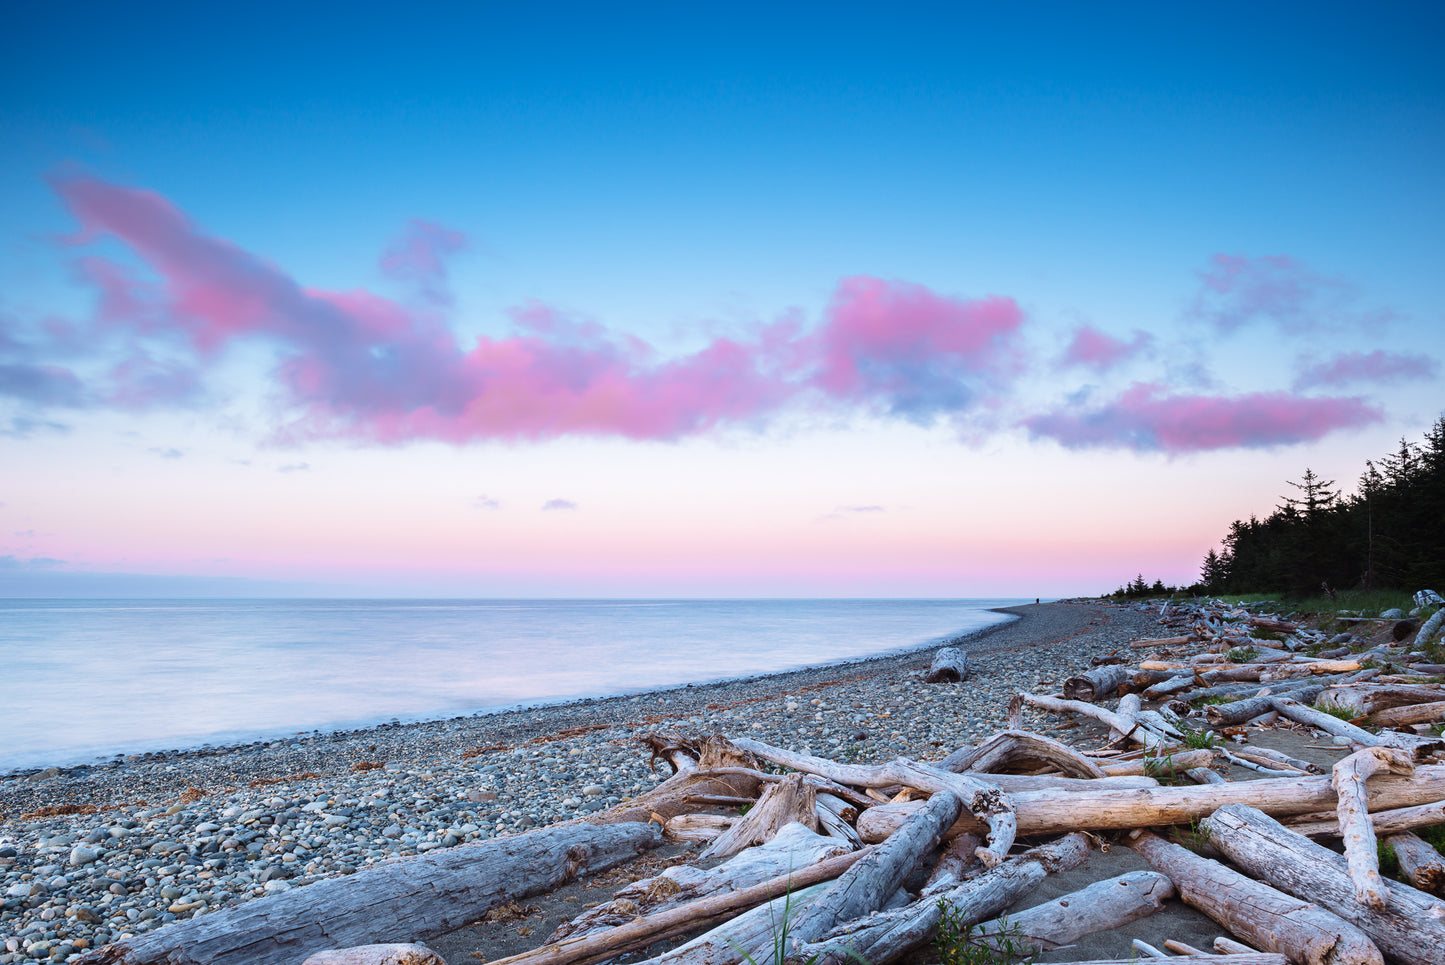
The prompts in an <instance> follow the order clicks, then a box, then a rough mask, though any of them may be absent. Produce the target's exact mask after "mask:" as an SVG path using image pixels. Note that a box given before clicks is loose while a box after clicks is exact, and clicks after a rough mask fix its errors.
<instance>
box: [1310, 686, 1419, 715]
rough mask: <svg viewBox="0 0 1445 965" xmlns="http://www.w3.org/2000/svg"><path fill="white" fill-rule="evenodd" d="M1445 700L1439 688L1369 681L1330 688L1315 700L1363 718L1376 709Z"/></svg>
mask: <svg viewBox="0 0 1445 965" xmlns="http://www.w3.org/2000/svg"><path fill="white" fill-rule="evenodd" d="M1440 701H1445V691H1442V690H1441V689H1440V688H1439V687H1432V686H1420V685H1414V686H1412V685H1409V684H1369V685H1364V686H1360V685H1352V686H1344V687H1330V688H1328V689H1327V690H1325V692H1324V693H1323V694H1321V695H1320V697H1319V700H1318V701H1317V702H1318V703H1321V704H1326V703H1327V704H1333V705H1334V706H1336V707H1343V708H1344V709H1345V710H1351V711H1354V712H1355V715H1356V716H1358V717H1364V716H1367V715H1369V714H1373V713H1375V712H1377V711H1382V710H1389V709H1391V708H1394V707H1408V706H1410V705H1412V704H1426V703H1435V702H1440Z"/></svg>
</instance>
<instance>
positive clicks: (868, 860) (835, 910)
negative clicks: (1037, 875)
mask: <svg viewBox="0 0 1445 965" xmlns="http://www.w3.org/2000/svg"><path fill="white" fill-rule="evenodd" d="M962 809H963V804H962V802H961V801H960V800H959V799H958V797H957V796H956V795H954V794H952V793H950V792H948V791H939V792H938V793H936V794H934V795H933V797H931V798H929V799H928V801H927V803H925V804H924V805H923V807H922V808H920V809H919V810H918V812H917V813H916V814H914V815H913V816H912V817H911V818H909V820H908V821H907V822H906V823H905V824H904V825H903V826H902V827H900V828H899V829H898V831H897V833H896V834H895V835H893V836H892V837H891V838H889V839H888V841H887V842H885V843H884V844H882V845H879V846H878V847H877V848H875V849H874V850H873V851H872V852H871V853H869V854H868V855H867V856H865V857H864V858H863V859H862V860H861V861H859V862H858V863H857V864H855V865H853V867H851V868H849V869H848V870H847V871H846V872H844V874H843V876H842V877H841V878H839V879H838V880H837V881H836V882H834V884H833V886H832V887H831V888H829V889H828V893H827V894H825V895H824V896H823V897H821V898H819V899H818V900H817V901H816V902H814V903H813V904H812V905H810V906H808V908H806V909H805V910H804V911H803V912H802V913H800V914H799V915H798V917H797V919H796V920H795V921H794V922H793V923H792V925H791V927H790V928H789V935H790V936H791V938H792V940H793V941H794V942H795V943H806V942H812V941H817V940H818V939H819V938H822V937H823V936H824V935H826V934H827V933H828V932H829V931H830V930H831V929H832V928H833V927H834V926H835V925H837V924H838V923H839V922H847V921H853V920H854V919H856V918H861V917H862V916H864V915H867V914H869V913H871V912H874V911H877V910H878V909H879V908H881V907H883V903H884V901H885V900H886V899H887V898H888V897H889V896H890V895H892V894H893V893H894V892H895V891H897V890H898V887H899V885H901V884H902V883H903V879H904V878H906V877H907V876H908V875H909V873H910V872H912V871H913V869H914V868H915V867H916V866H917V865H918V863H919V862H920V861H922V859H923V858H924V857H925V856H926V855H927V854H928V853H929V852H931V851H932V850H933V848H934V847H935V846H936V845H937V844H938V842H939V840H940V839H941V838H942V836H943V831H944V829H945V828H947V827H948V826H949V825H951V824H952V823H953V821H954V819H955V818H957V817H958V814H959V812H960V811H961V810H962ZM754 965H769V962H767V961H764V960H762V959H759V960H758V961H757V962H755V963H754ZM777 965H782V963H780V962H779V963H777Z"/></svg>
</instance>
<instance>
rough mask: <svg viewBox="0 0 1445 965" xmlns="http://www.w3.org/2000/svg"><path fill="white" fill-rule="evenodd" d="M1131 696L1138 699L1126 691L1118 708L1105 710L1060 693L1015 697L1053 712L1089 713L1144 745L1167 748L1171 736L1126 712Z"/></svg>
mask: <svg viewBox="0 0 1445 965" xmlns="http://www.w3.org/2000/svg"><path fill="white" fill-rule="evenodd" d="M1130 697H1133V698H1134V700H1135V701H1137V700H1138V698H1139V695H1138V694H1126V695H1125V696H1124V698H1123V699H1121V700H1120V701H1119V703H1120V710H1121V712H1115V711H1111V710H1106V709H1105V708H1103V707H1099V706H1097V705H1096V704H1086V703H1084V702H1083V701H1081V700H1064V699H1062V698H1060V697H1046V696H1043V695H1041V694H1023V693H1021V694H1018V695H1017V696H1016V697H1015V699H1016V700H1019V701H1022V702H1023V703H1024V704H1026V705H1028V706H1030V707H1037V708H1038V709H1040V710H1047V711H1051V712H1053V713H1056V714H1080V715H1082V716H1084V717H1092V718H1093V719H1094V720H1097V721H1099V722H1100V723H1101V724H1107V725H1108V726H1109V727H1110V728H1111V729H1113V730H1114V731H1116V732H1117V733H1119V734H1120V735H1121V736H1123V737H1127V738H1129V739H1131V740H1135V741H1138V742H1139V743H1141V744H1143V745H1144V746H1145V747H1150V748H1161V749H1162V748H1166V747H1167V746H1168V745H1169V743H1170V739H1169V738H1168V737H1166V736H1164V735H1162V734H1156V733H1154V732H1153V731H1151V730H1150V729H1149V728H1148V727H1147V726H1146V725H1145V724H1144V723H1143V722H1141V721H1140V720H1139V719H1138V718H1137V717H1135V716H1133V715H1132V714H1129V713H1127V711H1125V710H1124V708H1126V707H1128V706H1129V704H1126V703H1125V701H1127V700H1128V699H1129V698H1130Z"/></svg>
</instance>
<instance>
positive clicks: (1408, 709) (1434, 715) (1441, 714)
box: [1364, 700, 1445, 727]
mask: <svg viewBox="0 0 1445 965" xmlns="http://www.w3.org/2000/svg"><path fill="white" fill-rule="evenodd" d="M1437 720H1445V700H1436V701H1432V702H1431V703H1428V704H1406V705H1405V706H1403V707H1391V708H1390V709H1388V710H1380V711H1376V712H1375V713H1373V714H1371V715H1370V716H1368V717H1366V718H1365V719H1364V723H1366V724H1369V725H1370V726H1371V727H1404V726H1407V725H1409V724H1429V723H1433V722H1435V721H1437Z"/></svg>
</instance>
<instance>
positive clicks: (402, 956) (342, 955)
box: [301, 943, 447, 965]
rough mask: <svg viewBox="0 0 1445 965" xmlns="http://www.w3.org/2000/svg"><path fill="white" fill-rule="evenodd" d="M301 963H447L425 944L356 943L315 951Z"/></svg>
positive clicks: (364, 964) (355, 964)
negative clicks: (352, 946) (352, 945)
mask: <svg viewBox="0 0 1445 965" xmlns="http://www.w3.org/2000/svg"><path fill="white" fill-rule="evenodd" d="M301 965H447V960H446V959H445V958H442V957H441V956H440V955H438V954H437V953H436V952H434V951H432V950H431V949H430V948H427V947H426V946H425V945H418V944H415V943H408V944H403V945H395V944H393V945H357V946H356V947H354V948H333V949H331V950H329V951H324V952H317V953H316V954H315V955H312V956H311V957H310V958H308V959H306V961H304V962H302V963H301Z"/></svg>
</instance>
